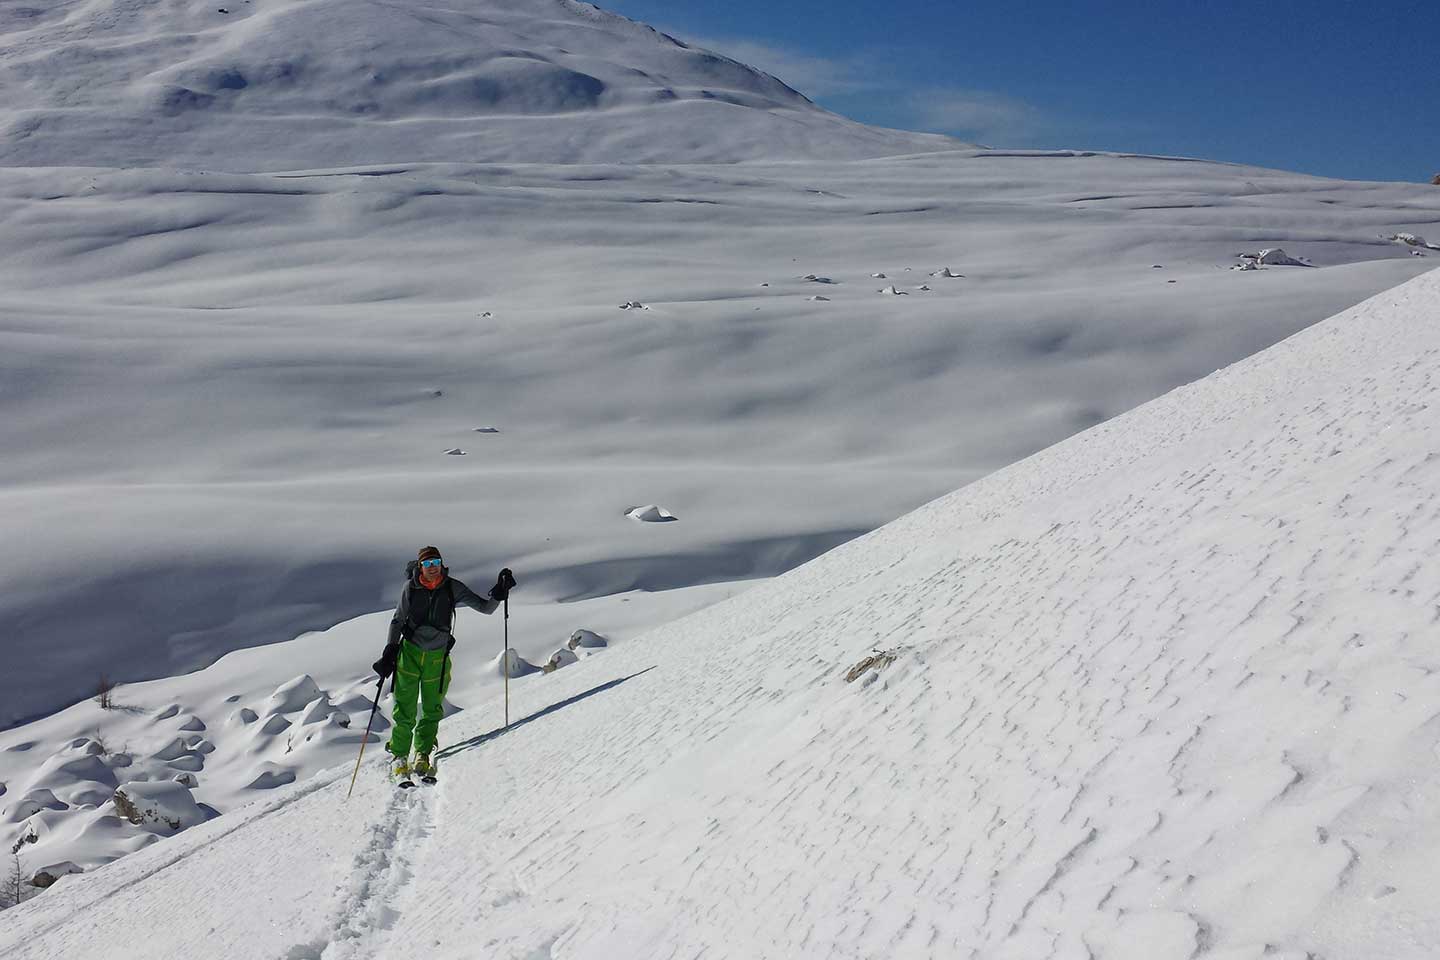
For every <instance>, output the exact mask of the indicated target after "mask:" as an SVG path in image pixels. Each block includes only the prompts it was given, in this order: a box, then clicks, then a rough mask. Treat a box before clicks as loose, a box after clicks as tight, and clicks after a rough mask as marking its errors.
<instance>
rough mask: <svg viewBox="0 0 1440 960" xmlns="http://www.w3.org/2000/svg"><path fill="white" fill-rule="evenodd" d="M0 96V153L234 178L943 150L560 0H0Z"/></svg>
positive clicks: (11, 160)
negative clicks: (444, 164) (266, 173)
mask: <svg viewBox="0 0 1440 960" xmlns="http://www.w3.org/2000/svg"><path fill="white" fill-rule="evenodd" d="M0 90H4V91H5V93H6V96H5V97H4V98H3V104H0V164H5V165H10V166H28V165H78V164H83V165H91V166H102V165H103V166H166V167H172V166H173V167H187V168H198V169H205V170H231V171H240V172H255V171H261V170H286V169H295V168H299V167H317V166H327V167H334V166H344V165H350V164H362V163H414V162H417V161H426V160H428V161H516V162H518V161H525V162H535V161H546V162H552V163H571V162H581V161H586V162H626V163H640V162H654V161H665V162H677V161H734V160H743V159H751V158H756V157H764V158H767V159H777V158H788V159H815V158H821V157H826V158H832V159H833V158H854V157H869V156H885V155H893V154H897V153H914V152H919V151H922V150H945V149H952V148H954V147H956V146H962V144H960V143H959V142H958V141H955V140H953V139H950V138H948V137H941V136H935V135H931V134H919V133H907V132H903V131H898V130H880V129H877V128H874V127H867V126H864V125H862V124H858V123H855V122H854V121H851V120H847V119H845V118H843V117H839V116H836V115H835V114H832V113H829V112H827V111H825V110H821V109H820V108H818V107H816V106H815V105H814V104H812V103H811V102H810V101H809V100H807V99H806V98H805V97H803V96H801V95H800V94H798V93H796V92H795V91H794V90H792V89H790V88H789V87H787V86H786V85H785V84H783V83H781V82H780V81H779V80H777V79H775V78H774V77H771V76H769V75H768V74H765V73H761V72H760V71H758V70H755V69H753V68H750V67H747V66H744V65H743V64H740V63H737V62H735V61H734V60H731V59H729V58H727V57H724V56H720V55H718V54H715V53H711V52H709V51H707V50H701V49H698V48H694V47H690V46H688V45H686V44H684V43H681V42H679V41H677V40H674V39H672V38H671V37H668V36H665V35H664V34H661V33H657V32H656V31H655V30H653V29H651V28H650V27H647V26H644V25H643V24H638V23H635V22H633V21H631V20H627V19H625V18H624V17H620V16H616V15H614V14H611V13H607V12H604V11H602V10H600V9H598V8H596V7H594V6H592V5H591V4H588V3H577V2H573V0H451V2H438V0H406V2H403V3H399V2H391V0H226V2H224V3H221V4H217V3H216V2H215V0H178V2H160V0H56V2H47V3H45V4H43V5H40V4H36V5H19V4H14V3H7V4H5V5H4V6H0ZM717 131H723V133H718V134H717Z"/></svg>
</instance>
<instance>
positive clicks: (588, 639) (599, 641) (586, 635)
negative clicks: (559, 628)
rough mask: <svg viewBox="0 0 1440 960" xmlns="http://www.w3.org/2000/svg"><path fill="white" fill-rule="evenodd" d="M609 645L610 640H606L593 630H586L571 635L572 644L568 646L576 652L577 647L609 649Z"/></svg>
mask: <svg viewBox="0 0 1440 960" xmlns="http://www.w3.org/2000/svg"><path fill="white" fill-rule="evenodd" d="M609 645H610V641H609V640H606V639H605V638H604V637H602V636H601V635H600V634H598V633H596V632H595V631H593V630H586V629H584V628H581V629H579V630H576V631H575V632H574V633H572V634H570V642H569V643H568V644H567V646H568V647H569V648H570V649H571V650H574V649H575V648H576V647H589V648H591V649H598V648H601V647H608V646H609Z"/></svg>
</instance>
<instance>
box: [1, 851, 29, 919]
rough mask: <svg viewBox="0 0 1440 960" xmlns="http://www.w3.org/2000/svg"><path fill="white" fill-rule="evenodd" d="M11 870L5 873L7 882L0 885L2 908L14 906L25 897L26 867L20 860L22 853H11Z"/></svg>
mask: <svg viewBox="0 0 1440 960" xmlns="http://www.w3.org/2000/svg"><path fill="white" fill-rule="evenodd" d="M10 861H11V865H10V872H9V873H7V874H6V875H5V883H4V886H3V887H0V910H3V909H4V908H6V907H13V906H16V905H18V904H19V903H21V902H22V901H23V900H24V899H25V892H26V891H25V887H26V883H25V867H24V864H23V863H22V862H21V860H20V855H19V854H15V853H12V854H11V855H10Z"/></svg>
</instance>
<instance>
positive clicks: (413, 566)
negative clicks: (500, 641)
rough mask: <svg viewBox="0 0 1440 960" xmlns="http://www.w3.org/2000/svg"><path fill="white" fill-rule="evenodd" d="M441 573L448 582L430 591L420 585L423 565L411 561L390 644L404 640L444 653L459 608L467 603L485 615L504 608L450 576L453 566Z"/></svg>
mask: <svg viewBox="0 0 1440 960" xmlns="http://www.w3.org/2000/svg"><path fill="white" fill-rule="evenodd" d="M440 570H441V572H442V573H444V574H445V579H443V580H441V581H440V585H439V586H438V587H436V588H435V589H434V590H427V589H426V588H425V587H423V586H421V585H420V564H419V563H417V562H416V561H414V560H411V561H410V564H409V566H407V567H406V568H405V572H406V574H408V575H409V580H407V581H406V583H405V589H403V590H401V591H400V602H399V603H398V604H396V605H395V616H394V617H392V618H391V620H390V637H389V640H388V641H387V642H389V643H399V642H400V638H401V637H404V638H405V639H406V640H409V641H410V642H411V643H413V644H415V646H417V647H419V648H420V649H421V650H443V649H445V645H446V644H447V643H449V642H450V639H451V633H450V630H451V628H452V627H453V625H454V623H455V607H456V606H457V605H459V604H464V605H465V606H467V607H470V608H472V609H475V610H479V611H480V612H481V613H494V612H495V608H497V607H499V606H500V601H498V600H495V599H493V598H492V597H489V596H484V597H482V596H480V594H478V593H476V592H475V591H474V590H471V589H470V588H469V587H467V586H465V584H463V583H461V582H460V581H459V580H456V579H455V578H454V577H452V576H450V568H449V567H441V568H440Z"/></svg>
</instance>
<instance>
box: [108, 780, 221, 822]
mask: <svg viewBox="0 0 1440 960" xmlns="http://www.w3.org/2000/svg"><path fill="white" fill-rule="evenodd" d="M115 811H116V813H118V814H119V815H120V817H121V818H123V819H124V820H127V821H129V822H130V823H132V824H135V825H136V826H139V827H144V828H145V829H147V830H153V831H155V832H156V833H162V834H171V833H178V832H180V831H181V830H184V829H186V828H188V827H193V826H195V825H196V824H197V823H204V822H205V820H206V816H205V811H204V810H202V809H200V806H199V804H197V803H196V802H195V797H194V795H193V794H191V792H190V790H189V788H188V787H186V786H185V785H184V784H182V783H177V782H175V781H174V780H147V781H143V782H133V781H132V782H129V783H124V784H121V785H120V786H119V787H118V788H117V789H116V790H115Z"/></svg>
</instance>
